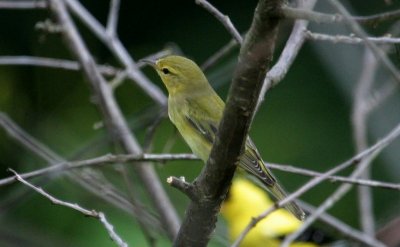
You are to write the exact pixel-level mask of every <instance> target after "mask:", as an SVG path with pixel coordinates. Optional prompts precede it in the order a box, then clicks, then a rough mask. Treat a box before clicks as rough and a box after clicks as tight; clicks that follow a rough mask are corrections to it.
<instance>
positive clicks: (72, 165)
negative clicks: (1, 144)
mask: <svg viewBox="0 0 400 247" xmlns="http://www.w3.org/2000/svg"><path fill="white" fill-rule="evenodd" d="M176 160H178V161H179V160H181V161H198V160H199V159H198V158H197V157H196V156H195V155H194V154H185V153H182V154H167V153H161V154H139V155H135V154H118V155H113V154H106V155H103V156H99V157H96V158H92V159H87V160H80V161H70V162H61V163H57V164H54V165H53V166H51V167H45V168H41V169H38V170H35V171H32V172H27V173H21V174H20V176H21V177H22V178H24V179H30V178H34V177H38V176H43V175H48V174H52V173H58V172H62V171H67V170H72V169H81V168H89V167H92V168H93V167H95V166H103V165H106V164H116V163H128V162H142V161H148V162H161V163H165V162H168V161H176ZM265 164H266V165H267V166H268V167H269V168H271V169H273V170H279V171H284V172H290V173H293V174H299V175H305V176H310V177H319V176H321V175H323V173H320V172H316V171H313V170H308V169H304V168H299V167H296V166H291V165H283V164H273V163H268V162H266V161H265ZM327 179H329V181H330V182H337V181H338V182H344V183H352V184H356V185H363V186H370V187H376V188H382V189H392V190H400V184H396V183H387V182H382V181H376V180H365V179H351V178H348V177H342V176H328V177H327ZM14 181H15V180H14V179H13V177H8V178H3V179H0V186H4V185H7V184H11V183H13V182H14Z"/></svg>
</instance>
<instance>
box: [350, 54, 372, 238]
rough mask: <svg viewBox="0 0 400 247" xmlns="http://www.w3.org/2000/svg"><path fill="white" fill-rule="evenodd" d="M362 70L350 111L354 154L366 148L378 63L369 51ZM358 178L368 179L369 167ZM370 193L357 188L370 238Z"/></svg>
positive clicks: (367, 188)
mask: <svg viewBox="0 0 400 247" xmlns="http://www.w3.org/2000/svg"><path fill="white" fill-rule="evenodd" d="M362 68H363V69H362V71H361V73H360V78H359V80H358V82H357V86H356V89H355V94H354V102H353V109H352V128H353V140H354V145H355V149H356V152H361V151H362V150H364V149H366V148H367V147H368V140H367V137H368V129H367V128H368V126H367V118H368V115H369V112H368V111H366V104H367V99H368V96H369V92H370V91H371V88H372V85H373V82H374V79H375V74H376V70H377V68H378V63H377V61H376V59H375V57H374V55H373V54H372V52H371V51H370V50H369V49H365V51H364V59H363V65H362ZM360 177H361V178H363V179H369V178H370V169H369V167H367V168H366V169H365V170H364V172H363V173H362V174H361V176H360ZM371 193H372V192H371V189H370V188H369V187H359V188H358V198H359V200H358V207H359V212H360V215H359V219H360V221H361V227H362V229H363V231H364V232H365V233H367V234H369V235H371V236H372V235H373V234H374V232H375V223H374V216H373V206H372V202H373V201H372V194H371Z"/></svg>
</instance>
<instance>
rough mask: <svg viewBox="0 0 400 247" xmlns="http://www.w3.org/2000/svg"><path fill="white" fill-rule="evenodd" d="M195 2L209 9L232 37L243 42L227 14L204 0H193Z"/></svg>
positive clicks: (240, 42)
mask: <svg viewBox="0 0 400 247" xmlns="http://www.w3.org/2000/svg"><path fill="white" fill-rule="evenodd" d="M195 2H196V4H198V5H200V6H201V7H203V8H204V9H206V10H207V11H209V12H210V13H211V14H212V15H213V16H215V18H217V19H218V20H219V21H220V22H221V23H222V25H224V27H225V29H226V30H227V31H228V32H229V33H230V34H231V35H232V37H233V38H234V39H235V40H236V41H237V42H238V43H239V44H242V43H243V38H242V36H241V35H240V33H239V31H238V30H237V29H236V28H235V26H234V25H233V23H232V21H231V19H230V18H229V16H227V15H224V14H222V13H221V12H220V11H219V10H218V9H217V8H216V7H214V6H213V5H212V4H211V3H209V2H207V1H206V0H195Z"/></svg>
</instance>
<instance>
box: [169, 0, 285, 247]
mask: <svg viewBox="0 0 400 247" xmlns="http://www.w3.org/2000/svg"><path fill="white" fill-rule="evenodd" d="M281 3H282V2H281V1H279V0H275V1H266V0H260V1H259V3H258V5H257V8H256V10H255V13H254V18H253V22H252V24H251V27H250V30H249V32H248V34H247V35H246V38H245V40H244V43H243V45H242V48H241V51H240V55H239V61H238V64H237V67H236V69H235V72H234V76H233V80H232V86H231V88H230V92H229V96H228V100H227V104H226V108H225V111H224V114H223V118H222V120H221V123H220V127H219V131H218V134H217V137H216V139H215V142H214V145H213V148H212V150H211V154H210V157H209V159H208V161H207V164H206V166H205V167H204V169H203V170H202V172H201V174H200V175H199V176H198V177H197V178H196V180H195V181H194V186H195V187H194V190H195V193H196V194H197V195H198V196H197V198H199V199H198V200H196V201H191V202H190V204H189V206H188V208H187V210H186V214H185V219H184V221H183V223H182V226H181V228H180V230H179V234H178V237H177V238H176V240H175V242H174V246H179V247H181V246H192V247H196V246H206V245H207V243H208V241H209V238H210V234H211V232H212V231H213V230H214V228H215V222H216V220H217V214H218V211H219V208H220V204H221V203H222V201H223V199H224V197H225V194H226V192H227V190H228V188H229V184H230V182H231V179H232V177H233V174H234V171H235V168H236V167H235V166H234V164H235V163H236V162H237V161H238V160H239V157H240V155H241V152H242V149H243V145H244V143H245V140H246V138H247V132H248V130H249V127H250V124H251V120H252V116H253V113H254V111H255V106H256V103H257V98H258V94H259V92H260V89H261V85H262V81H263V79H264V76H265V71H267V70H268V67H269V64H270V62H271V61H272V55H273V51H274V47H275V40H276V36H277V33H278V23H279V19H277V18H273V17H272V18H271V16H272V15H274V16H276V12H277V11H279V10H280V7H281V6H280V5H281Z"/></svg>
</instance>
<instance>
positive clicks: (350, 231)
mask: <svg viewBox="0 0 400 247" xmlns="http://www.w3.org/2000/svg"><path fill="white" fill-rule="evenodd" d="M299 203H300V206H301V207H302V208H304V209H305V210H306V211H307V212H310V213H313V212H314V211H315V210H316V208H315V207H314V206H312V205H310V204H308V203H304V202H301V201H300V202H299ZM319 220H320V221H322V222H324V223H326V224H327V225H329V226H331V227H333V228H334V229H335V230H336V231H338V232H340V233H341V234H343V236H346V237H349V238H350V239H353V240H355V241H357V242H359V243H362V244H364V245H370V244H373V245H375V246H379V245H380V244H381V243H380V242H378V241H377V240H376V239H375V238H374V237H372V236H373V235H369V234H366V233H364V232H361V231H359V230H357V229H354V228H352V227H351V226H349V225H347V224H346V223H344V222H342V221H340V220H339V219H337V218H335V217H333V216H332V215H330V214H328V213H322V214H321V215H320V217H319Z"/></svg>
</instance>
